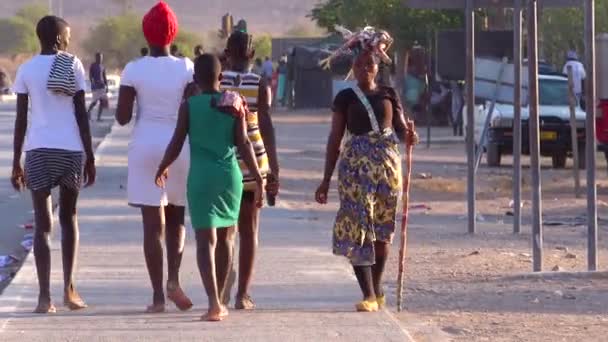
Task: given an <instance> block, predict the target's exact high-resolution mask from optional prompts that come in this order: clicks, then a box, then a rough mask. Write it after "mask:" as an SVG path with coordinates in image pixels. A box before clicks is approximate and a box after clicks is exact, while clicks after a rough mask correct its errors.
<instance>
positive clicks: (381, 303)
mask: <svg viewBox="0 0 608 342" xmlns="http://www.w3.org/2000/svg"><path fill="white" fill-rule="evenodd" d="M376 303H378V308H380V309H382V308H383V307H385V306H386V296H385V295H382V296H377V297H376Z"/></svg>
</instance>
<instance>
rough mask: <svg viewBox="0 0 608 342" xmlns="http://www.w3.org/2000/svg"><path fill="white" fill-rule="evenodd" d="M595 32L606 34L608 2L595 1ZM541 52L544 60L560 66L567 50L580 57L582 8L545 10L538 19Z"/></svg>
mask: <svg viewBox="0 0 608 342" xmlns="http://www.w3.org/2000/svg"><path fill="white" fill-rule="evenodd" d="M595 3H596V12H595V15H596V31H597V33H598V34H599V33H607V32H608V1H596V2H595ZM539 26H540V32H539V33H540V35H541V38H542V43H541V46H542V52H543V54H544V57H545V59H547V60H548V61H550V62H551V63H553V64H556V65H561V64H562V63H563V62H564V60H565V53H566V52H567V51H568V50H575V51H577V52H578V53H579V55H580V56H581V57H582V56H583V52H584V50H585V45H584V42H585V40H584V18H583V9H582V8H565V9H549V8H547V9H545V10H543V12H542V17H541V19H540V24H539Z"/></svg>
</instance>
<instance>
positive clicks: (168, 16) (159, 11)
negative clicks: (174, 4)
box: [142, 1, 178, 46]
mask: <svg viewBox="0 0 608 342" xmlns="http://www.w3.org/2000/svg"><path fill="white" fill-rule="evenodd" d="M142 27H143V31H144V36H145V37H146V40H147V41H148V44H150V45H153V46H166V45H169V44H171V43H172V42H173V40H174V39H175V36H177V29H178V24H177V16H176V15H175V13H174V12H173V10H172V9H171V7H169V5H167V3H166V2H164V1H160V2H159V3H158V4H156V6H154V7H152V9H150V11H149V12H148V13H147V14H146V15H145V16H144V19H143V21H142Z"/></svg>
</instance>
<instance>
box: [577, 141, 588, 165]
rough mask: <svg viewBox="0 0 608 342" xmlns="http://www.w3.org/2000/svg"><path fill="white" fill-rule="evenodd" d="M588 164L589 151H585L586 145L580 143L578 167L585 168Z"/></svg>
mask: <svg viewBox="0 0 608 342" xmlns="http://www.w3.org/2000/svg"><path fill="white" fill-rule="evenodd" d="M586 166H587V151H585V145H583V144H578V169H579V170H584V169H585V167H586Z"/></svg>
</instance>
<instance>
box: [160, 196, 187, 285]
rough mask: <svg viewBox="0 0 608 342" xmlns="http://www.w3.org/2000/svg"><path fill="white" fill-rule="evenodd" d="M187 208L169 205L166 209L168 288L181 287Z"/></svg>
mask: <svg viewBox="0 0 608 342" xmlns="http://www.w3.org/2000/svg"><path fill="white" fill-rule="evenodd" d="M184 217H185V208H184V207H182V206H174V205H171V204H170V205H168V206H167V207H165V218H166V224H165V226H166V227H165V230H166V231H165V244H166V246H167V268H168V279H167V287H168V288H177V287H179V286H180V285H179V270H180V267H181V264H182V257H183V255H184V242H185V239H186V229H185V227H184Z"/></svg>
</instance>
